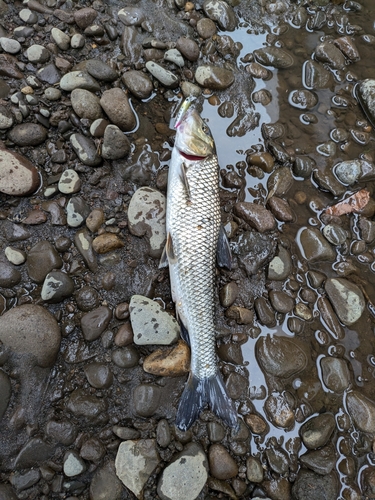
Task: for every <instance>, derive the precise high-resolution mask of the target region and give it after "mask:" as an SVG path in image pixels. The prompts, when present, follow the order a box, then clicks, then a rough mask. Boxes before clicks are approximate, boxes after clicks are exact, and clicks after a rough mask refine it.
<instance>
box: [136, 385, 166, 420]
mask: <svg viewBox="0 0 375 500" xmlns="http://www.w3.org/2000/svg"><path fill="white" fill-rule="evenodd" d="M160 398H161V389H160V387H158V386H156V385H151V384H141V385H138V386H137V387H136V388H135V389H134V392H133V405H134V410H135V412H136V413H137V414H138V415H140V416H141V417H151V416H152V415H154V413H155V412H156V410H157V409H158V407H159V404H160Z"/></svg>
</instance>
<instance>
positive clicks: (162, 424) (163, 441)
mask: <svg viewBox="0 0 375 500" xmlns="http://www.w3.org/2000/svg"><path fill="white" fill-rule="evenodd" d="M156 441H157V443H158V445H159V446H161V447H162V448H166V447H167V446H168V445H169V443H170V442H171V431H170V428H169V424H168V421H167V420H166V419H165V418H162V419H161V420H159V422H158V425H157V427H156Z"/></svg>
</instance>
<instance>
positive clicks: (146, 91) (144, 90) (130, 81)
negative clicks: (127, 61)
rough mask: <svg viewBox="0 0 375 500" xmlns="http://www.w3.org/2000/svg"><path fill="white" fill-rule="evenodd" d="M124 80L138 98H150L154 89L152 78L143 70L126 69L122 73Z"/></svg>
mask: <svg viewBox="0 0 375 500" xmlns="http://www.w3.org/2000/svg"><path fill="white" fill-rule="evenodd" d="M122 81H123V82H124V84H125V85H126V87H127V88H128V89H129V90H130V92H131V93H132V94H133V95H134V96H135V97H137V98H138V99H148V98H149V97H150V95H151V93H152V91H153V90H154V87H153V85H152V81H151V79H150V78H149V76H148V75H146V74H145V73H143V72H142V71H136V70H130V71H126V72H125V73H124V74H123V75H122Z"/></svg>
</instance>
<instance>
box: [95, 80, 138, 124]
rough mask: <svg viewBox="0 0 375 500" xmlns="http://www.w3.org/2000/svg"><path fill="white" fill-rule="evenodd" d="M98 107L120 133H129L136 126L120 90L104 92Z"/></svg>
mask: <svg viewBox="0 0 375 500" xmlns="http://www.w3.org/2000/svg"><path fill="white" fill-rule="evenodd" d="M100 105H101V107H102V108H103V110H104V111H105V113H106V115H107V116H108V118H109V119H110V120H111V122H112V123H113V124H114V125H117V126H118V127H119V128H120V129H121V130H122V131H124V132H129V131H130V130H133V129H134V128H135V126H136V117H135V115H134V112H133V110H132V108H131V107H130V104H129V100H128V97H127V95H126V94H125V92H124V91H123V90H121V89H120V88H112V89H110V90H105V91H104V92H103V94H102V97H101V99H100Z"/></svg>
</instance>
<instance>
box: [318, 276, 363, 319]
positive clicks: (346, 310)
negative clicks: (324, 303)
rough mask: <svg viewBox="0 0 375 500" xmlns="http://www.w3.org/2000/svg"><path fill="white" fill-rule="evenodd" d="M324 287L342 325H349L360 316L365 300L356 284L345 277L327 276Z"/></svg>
mask: <svg viewBox="0 0 375 500" xmlns="http://www.w3.org/2000/svg"><path fill="white" fill-rule="evenodd" d="M324 288H325V290H326V292H327V294H328V298H329V300H330V301H331V302H332V305H333V308H334V310H335V311H336V314H337V316H338V317H339V319H340V321H342V322H343V323H344V325H347V326H350V325H352V324H353V323H355V322H356V321H357V320H358V319H359V318H360V317H361V316H362V313H363V311H364V309H365V307H366V302H365V299H364V297H363V293H362V291H361V289H360V288H359V287H358V286H357V285H355V284H354V283H352V282H351V281H349V280H347V279H345V278H329V279H327V281H326V282H325V285H324Z"/></svg>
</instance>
